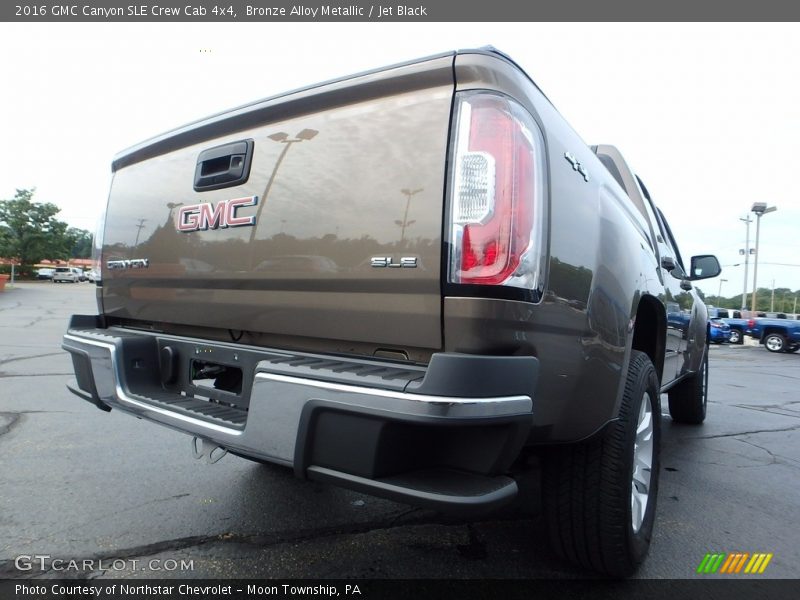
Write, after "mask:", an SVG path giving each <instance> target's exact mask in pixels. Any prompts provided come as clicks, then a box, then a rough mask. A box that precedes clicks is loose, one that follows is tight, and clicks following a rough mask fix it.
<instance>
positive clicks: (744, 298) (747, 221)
mask: <svg viewBox="0 0 800 600" xmlns="http://www.w3.org/2000/svg"><path fill="white" fill-rule="evenodd" d="M739 220H740V221H744V223H745V225H747V237H746V238H745V242H744V288H742V310H747V275H748V271H749V269H748V267H749V266H750V223H752V222H753V219H751V218H750V215H749V214H748V215H747V218H746V219H742V218H741V217H739Z"/></svg>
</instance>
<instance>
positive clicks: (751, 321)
mask: <svg viewBox="0 0 800 600" xmlns="http://www.w3.org/2000/svg"><path fill="white" fill-rule="evenodd" d="M755 326H756V322H755V319H748V320H747V327H748V328H749V329H752V328H753V327H755Z"/></svg>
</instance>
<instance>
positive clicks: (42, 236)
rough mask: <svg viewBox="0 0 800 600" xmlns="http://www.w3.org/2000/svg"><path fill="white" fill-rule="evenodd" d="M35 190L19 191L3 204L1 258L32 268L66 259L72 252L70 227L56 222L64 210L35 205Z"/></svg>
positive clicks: (54, 206)
mask: <svg viewBox="0 0 800 600" xmlns="http://www.w3.org/2000/svg"><path fill="white" fill-rule="evenodd" d="M34 192H35V188H34V189H30V190H17V192H16V194H15V195H14V198H13V199H11V200H0V256H3V257H5V258H17V259H19V260H20V262H21V263H22V264H24V265H32V264H35V263H37V262H40V261H41V260H42V259H45V258H67V257H68V256H69V252H70V250H71V249H72V245H71V241H72V238H70V237H69V236H68V235H67V224H66V223H64V222H63V221H59V220H58V219H56V215H57V214H58V213H59V211H60V210H61V209H59V208H58V207H57V206H56V205H55V204H52V203H50V202H46V203H39V202H33V200H32V198H33V194H34Z"/></svg>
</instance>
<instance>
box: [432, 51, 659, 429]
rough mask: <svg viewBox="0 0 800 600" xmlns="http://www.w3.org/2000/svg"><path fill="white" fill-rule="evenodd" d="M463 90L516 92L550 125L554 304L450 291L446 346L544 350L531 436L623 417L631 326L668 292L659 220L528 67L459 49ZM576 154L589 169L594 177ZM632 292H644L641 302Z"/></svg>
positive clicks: (548, 294) (549, 289)
mask: <svg viewBox="0 0 800 600" xmlns="http://www.w3.org/2000/svg"><path fill="white" fill-rule="evenodd" d="M456 82H457V87H456V89H457V91H466V90H471V89H494V90H497V91H500V92H502V93H505V94H508V95H510V96H512V97H514V98H515V99H516V100H517V101H518V102H520V103H521V104H522V105H523V106H524V107H525V108H526V109H527V110H528V111H529V112H530V113H531V115H533V117H534V118H535V119H536V121H537V122H538V123H539V126H540V128H541V129H542V131H543V133H544V138H545V145H546V148H547V164H548V167H549V168H548V177H549V181H548V183H549V190H550V198H549V205H548V210H547V211H546V212H547V213H548V215H549V228H548V231H550V232H557V234H554V235H549V239H548V243H549V251H550V252H549V254H550V261H549V268H548V276H547V283H546V289H545V293H544V296H543V300H542V302H540V303H539V304H538V305H532V304H530V303H527V302H521V301H517V300H514V299H497V298H467V297H454V296H448V297H446V298H445V301H444V332H445V350H447V351H453V352H467V353H490V352H494V353H504V354H511V355H531V356H536V357H538V359H539V360H540V362H541V365H542V370H541V377H540V378H539V384H538V387H537V393H536V402H537V406H536V411H534V427H533V429H532V432H531V441H534V442H553V441H558V442H562V441H574V440H578V439H581V438H584V437H586V436H589V435H591V434H592V433H594V432H595V431H597V430H598V429H599V428H600V427H602V426H603V425H604V424H605V423H607V422H608V421H609V420H610V419H612V418H614V417H615V416H616V414H617V403H618V401H619V398H620V396H621V393H622V385H623V384H624V377H622V374H623V373H624V372H625V369H626V368H627V360H628V351H629V349H630V342H631V337H632V336H631V331H632V330H631V325H632V323H633V319H634V317H635V315H636V310H637V307H638V301H639V299H640V298H641V296H642V295H643V294H650V295H653V296H659V295H662V296H663V287H661V286H660V282H659V280H658V277H657V268H658V266H657V264H656V262H655V259H654V257H653V250H652V248H650V246H649V242H648V238H647V233H646V228H647V223H646V221H644V218H643V217H642V215H641V214H640V213H639V212H638V211H637V210H636V209H635V207H634V206H633V204H632V203H631V201H630V199H629V198H628V197H627V196H626V195H625V192H624V191H623V190H622V188H621V187H620V186H619V185H618V184H617V182H616V181H615V180H614V179H613V177H612V176H611V175H610V173H608V171H607V170H606V169H605V167H604V166H603V165H602V164H601V163H600V161H599V160H598V159H597V157H596V156H595V154H594V153H593V152H592V151H591V150H590V149H589V148H588V147H587V145H586V143H585V142H583V140H581V139H580V137H579V136H578V135H577V134H576V133H575V132H574V130H573V129H572V128H571V127H570V126H569V125H568V124H567V123H566V122H565V121H564V119H563V117H561V115H560V114H559V113H558V112H557V111H556V110H555V108H553V106H552V104H550V102H549V101H548V100H547V99H546V98H545V97H544V95H543V94H542V93H541V92H540V91H539V90H538V89H537V88H536V86H535V85H534V84H533V83H532V82H531V81H530V80H529V79H528V78H527V77H525V75H524V74H523V73H521V72H520V71H519V70H518V69H515V68H514V67H513V66H512V65H511V64H508V63H506V62H504V61H499V60H497V59H496V58H495V57H492V56H486V55H482V54H480V53H475V54H459V55H458V57H457V59H456ZM567 153H569V154H570V155H571V156H572V157H574V158H575V159H577V161H579V162H580V163H581V165H582V166H583V167H585V168H586V169H587V170H588V179H589V181H586V180H585V179H584V178H583V177H582V176H581V175H580V173H579V172H578V171H576V170H575V169H574V168H573V165H572V163H570V162H569V161H568V160H567V159H566V157H565V154H567ZM631 299H634V301H633V303H632V302H631Z"/></svg>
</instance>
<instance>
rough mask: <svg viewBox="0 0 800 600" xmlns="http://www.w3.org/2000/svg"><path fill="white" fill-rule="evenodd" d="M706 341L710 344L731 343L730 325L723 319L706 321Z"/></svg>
mask: <svg viewBox="0 0 800 600" xmlns="http://www.w3.org/2000/svg"><path fill="white" fill-rule="evenodd" d="M708 341H710V342H711V343H712V344H722V343H724V342H729V341H731V328H730V325H728V324H727V323H725V321H724V320H723V319H719V318H714V319H709V320H708Z"/></svg>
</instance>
